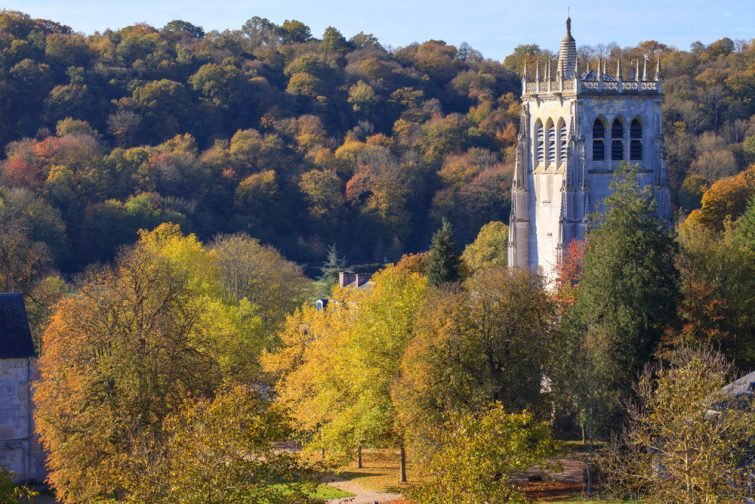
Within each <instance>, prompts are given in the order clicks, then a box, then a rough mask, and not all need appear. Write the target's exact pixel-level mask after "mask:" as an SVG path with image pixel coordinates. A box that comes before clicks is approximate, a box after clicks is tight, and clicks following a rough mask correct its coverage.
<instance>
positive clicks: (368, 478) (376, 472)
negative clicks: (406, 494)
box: [336, 449, 418, 493]
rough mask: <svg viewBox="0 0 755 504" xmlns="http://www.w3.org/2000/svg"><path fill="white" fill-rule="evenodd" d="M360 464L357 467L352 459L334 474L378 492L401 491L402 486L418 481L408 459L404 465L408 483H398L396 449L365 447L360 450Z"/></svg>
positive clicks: (413, 467)
mask: <svg viewBox="0 0 755 504" xmlns="http://www.w3.org/2000/svg"><path fill="white" fill-rule="evenodd" d="M362 465H363V467H362V469H358V468H357V465H356V461H354V462H352V463H350V464H348V465H347V466H345V467H342V468H340V469H339V470H338V471H336V476H338V477H340V478H343V479H347V480H349V481H351V482H353V483H356V484H357V485H360V486H363V487H365V488H371V489H373V490H378V491H380V492H394V493H401V491H402V489H403V488H406V487H407V486H408V485H410V484H412V483H416V482H418V479H417V474H416V471H415V466H414V465H413V464H412V463H411V460H409V461H408V463H407V467H406V476H407V479H408V480H409V483H408V484H401V483H399V481H398V472H399V471H398V470H399V454H398V451H396V452H395V453H394V452H393V450H380V449H365V450H364V451H363V452H362Z"/></svg>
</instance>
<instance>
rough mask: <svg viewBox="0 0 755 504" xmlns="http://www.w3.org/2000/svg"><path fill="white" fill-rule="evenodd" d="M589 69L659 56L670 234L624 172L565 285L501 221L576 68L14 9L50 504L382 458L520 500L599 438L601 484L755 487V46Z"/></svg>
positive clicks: (9, 109)
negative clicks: (530, 99)
mask: <svg viewBox="0 0 755 504" xmlns="http://www.w3.org/2000/svg"><path fill="white" fill-rule="evenodd" d="M580 51H581V52H582V54H581V56H580V61H583V62H584V61H593V63H592V64H593V65H594V64H595V62H594V60H596V59H597V58H598V57H600V56H602V57H610V58H613V59H617V58H622V59H625V60H627V61H628V60H630V59H632V60H635V59H638V58H639V59H642V58H643V57H655V56H656V55H660V57H661V58H662V61H663V68H664V71H663V75H664V82H663V89H664V92H665V99H664V112H663V114H664V116H663V121H664V129H665V142H666V143H665V148H666V161H667V166H668V170H669V175H670V179H671V180H670V182H671V189H672V199H673V202H674V205H675V210H676V222H675V225H674V226H673V228H672V229H668V226H664V225H663V223H661V222H659V221H658V220H657V219H656V218H655V217H653V216H654V215H655V212H654V200H653V198H652V195H651V194H650V193H649V192H648V191H647V190H645V189H643V188H641V187H640V186H639V184H638V182H637V177H636V171H635V170H636V167H633V166H631V165H628V164H626V163H622V164H621V165H620V166H619V167H618V168H617V170H616V174H615V179H614V181H613V186H612V187H613V194H612V195H611V196H610V197H608V198H607V199H606V201H605V207H606V211H605V214H604V215H601V216H595V217H594V222H593V223H592V224H591V226H590V232H589V235H588V237H587V239H586V240H585V241H584V242H574V243H572V244H571V245H570V248H569V250H568V251H567V252H566V254H565V258H564V261H563V263H562V264H561V265H560V267H559V271H558V278H557V279H556V281H555V283H553V284H551V285H545V279H543V278H541V277H539V276H537V275H535V274H533V273H531V272H529V271H520V270H517V269H514V268H512V269H508V268H507V267H506V264H507V261H506V253H507V240H508V226H507V224H506V222H507V219H508V214H509V194H510V184H511V176H512V170H513V162H514V159H513V151H514V148H515V145H516V142H517V137H518V131H517V128H518V122H519V114H520V110H519V109H520V105H519V99H518V96H519V94H520V91H521V89H520V86H521V81H520V72H521V69H522V67H523V64H524V61H525V59H528V60H530V61H532V60H540V61H544V60H547V59H551V58H553V54H551V53H550V52H549V51H546V50H543V49H541V48H539V47H538V46H537V45H522V46H519V47H517V48H516V49H515V51H514V53H513V54H511V55H509V56H508V57H506V58H505V60H504V61H503V62H499V61H493V60H490V59H487V58H485V57H484V56H483V55H482V54H480V53H479V52H478V51H475V50H474V49H472V48H471V47H469V46H467V45H465V44H462V45H461V46H460V47H454V46H451V45H449V44H446V43H445V42H443V41H439V40H430V41H427V42H423V43H417V44H412V45H409V46H407V47H402V48H386V47H384V46H383V45H381V44H380V42H379V41H378V40H377V39H376V38H375V37H374V36H372V35H369V34H365V33H359V34H357V35H354V36H353V37H351V38H349V39H347V38H346V37H344V36H343V35H342V34H341V33H339V32H338V30H337V29H335V28H332V27H331V28H328V29H326V30H325V32H324V33H323V34H322V35H320V36H319V38H318V37H317V35H316V34H312V33H311V30H310V29H309V28H308V27H307V26H306V25H305V24H303V23H302V22H300V21H296V20H287V21H285V22H284V23H283V24H281V25H277V24H275V23H273V22H271V21H269V20H267V19H262V18H259V17H253V18H251V19H250V20H248V21H247V22H245V23H244V25H243V26H242V27H241V28H240V29H238V30H227V31H223V32H209V33H205V32H204V31H203V29H202V28H201V27H198V26H194V25H192V24H189V23H186V22H183V21H172V22H170V23H168V24H167V25H166V26H164V27H162V28H155V27H151V26H148V25H134V26H128V27H125V28H122V29H120V30H118V31H113V30H106V31H104V32H101V33H100V32H97V33H94V34H92V35H83V34H80V33H76V32H74V31H73V29H72V28H70V27H67V26H63V25H61V24H59V23H56V22H54V21H48V20H41V19H32V18H30V17H29V16H27V15H24V14H22V13H18V12H10V11H2V12H0V117H2V121H0V143H1V144H2V147H3V152H4V156H3V158H2V160H1V161H0V230H2V233H0V291H21V292H24V293H25V295H26V300H27V307H28V311H29V316H30V320H31V324H32V330H33V334H34V337H35V340H36V343H37V345H38V348H39V350H40V358H39V366H40V373H41V378H40V380H39V381H38V382H37V383H36V384H35V386H34V400H35V403H36V406H37V407H36V412H35V421H36V425H37V428H38V430H39V433H40V437H41V441H42V443H43V445H44V447H45V449H46V450H47V452H48V453H49V458H48V470H49V481H48V482H49V484H50V486H51V487H52V489H53V490H54V491H55V492H56V496H57V497H58V498H59V499H60V500H61V501H63V502H66V503H79V502H95V501H96V502H155V503H161V502H165V503H169V502H207V503H236V502H238V503H243V502H269V503H271V504H272V503H281V504H284V503H301V502H315V501H316V499H315V497H314V495H316V493H315V492H316V487H317V485H318V481H319V478H321V477H322V474H323V473H325V471H331V470H333V469H335V468H337V467H339V466H342V465H343V464H344V463H345V462H346V461H348V460H350V459H357V460H359V461H360V462H359V463H361V460H362V459H361V453H362V449H364V448H369V449H383V450H390V451H391V452H392V453H395V456H396V458H397V459H398V460H400V471H399V474H397V481H401V482H406V481H407V480H409V481H410V482H411V484H409V485H405V486H402V487H401V491H402V493H404V494H405V496H406V497H407V499H410V500H411V501H412V502H420V503H443V502H448V501H449V499H450V500H452V501H454V502H459V503H469V504H473V503H479V502H525V501H526V500H527V497H526V496H525V495H524V494H523V493H522V491H521V487H520V486H518V485H516V484H514V479H515V477H516V476H517V475H520V474H521V472H522V471H524V470H526V469H528V468H531V467H532V466H534V465H539V466H540V467H543V468H547V467H549V466H548V462H547V460H548V459H550V458H552V457H553V456H554V455H556V454H558V453H563V451H564V450H563V446H562V444H561V443H560V442H559V440H563V439H571V440H581V441H582V442H583V443H584V451H585V454H584V458H583V460H585V461H586V462H587V470H586V474H587V479H586V486H585V489H586V490H587V491H588V492H589V491H592V490H593V489H594V488H597V486H596V485H594V484H599V485H600V488H601V489H603V490H605V491H612V492H615V493H616V494H618V495H620V496H621V497H640V498H642V499H643V502H664V503H665V502H679V503H688V502H719V501H732V502H734V501H737V502H739V501H743V500H744V498H745V497H746V496H748V494H749V496H750V497H752V468H753V460H754V458H753V454H752V439H753V438H754V437H755V431H754V430H753V429H754V428H755V427H754V426H755V422H752V421H751V417H752V411H753V406H752V398H751V397H749V399H748V398H747V397H743V398H739V399H738V400H737V401H732V398H731V397H730V396H727V395H724V394H722V393H721V388H722V387H723V386H724V385H725V384H726V383H728V382H730V381H731V380H733V379H734V378H736V377H737V376H739V375H741V374H743V373H745V372H749V371H752V369H753V367H754V366H755V331H754V330H753V328H754V327H755V322H754V321H753V316H754V314H755V298H754V297H753V295H752V294H753V292H755V43H753V41H732V40H730V39H722V40H718V41H714V42H712V43H710V44H708V45H706V44H703V43H700V42H696V43H694V44H693V45H692V47H690V48H689V50H684V49H676V48H672V47H668V46H665V45H664V44H662V43H660V42H656V41H646V42H642V43H640V44H639V45H638V46H636V47H627V48H620V47H618V46H615V45H607V46H600V47H594V48H593V47H582V48H580ZM365 265H371V266H373V269H379V271H377V272H376V273H375V274H374V276H373V277H372V283H371V284H370V285H369V287H368V288H364V289H354V288H340V287H338V286H337V285H336V283H337V276H338V272H339V270H342V269H343V268H344V267H348V266H352V267H357V266H365ZM313 277H317V279H316V281H315V279H314V278H313ZM315 296H319V297H327V298H328V303H327V304H326V306H325V307H324V309H322V310H317V309H316V308H315V306H314V303H313V300H314V298H315ZM597 440H602V441H605V443H604V444H603V448H601V449H600V450H597V449H596V443H595V441H597ZM291 441H297V442H300V443H301V445H302V446H303V450H304V453H305V456H299V455H298V454H294V453H289V452H288V451H287V450H281V449H279V447H280V446H281V445H279V444H276V443H279V442H289V443H290V442H291ZM659 447H661V448H662V449H659ZM470 454H471V455H470ZM315 459H317V460H318V462H317V463H313V460H315ZM407 460H409V461H412V463H413V464H414V466H413V467H414V472H412V473H411V474H407ZM658 468H662V469H663V470H662V471H661V470H659V469H658ZM596 469H597V471H596ZM597 475H599V476H600V478H598V476H597ZM12 491H13V489H12V485H11V484H10V478H9V477H8V475H7V474H6V473H5V472H4V471H1V470H0V501H3V502H13V500H11V499H12V497H10V496H9V497H5V496H6V495H11V492H12ZM4 499H7V500H4ZM19 499H20V498H19Z"/></svg>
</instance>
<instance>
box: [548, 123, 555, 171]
mask: <svg viewBox="0 0 755 504" xmlns="http://www.w3.org/2000/svg"><path fill="white" fill-rule="evenodd" d="M548 164H556V127H555V126H554V125H553V121H551V120H550V119H548Z"/></svg>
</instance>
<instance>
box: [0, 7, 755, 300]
mask: <svg viewBox="0 0 755 504" xmlns="http://www.w3.org/2000/svg"><path fill="white" fill-rule="evenodd" d="M552 42H553V43H554V44H555V42H556V40H555V39H554V41H552ZM580 51H581V52H582V58H581V61H583V62H584V61H586V60H588V59H590V58H596V57H597V55H598V53H599V52H601V53H603V54H604V55H608V56H610V57H611V58H614V59H615V58H617V57H619V56H621V57H623V58H624V59H626V60H629V59H634V58H638V57H642V56H643V55H652V54H655V53H660V54H661V55H662V57H663V62H664V77H665V81H664V91H665V92H666V97H665V122H666V144H667V160H668V165H669V169H670V173H671V176H672V184H673V192H674V199H675V202H676V203H677V204H679V205H681V207H682V208H683V209H684V210H685V211H689V210H692V209H694V208H695V207H697V206H699V204H700V203H699V202H700V197H701V195H702V192H703V190H704V189H705V187H706V186H707V185H709V184H710V183H712V182H713V181H715V180H716V179H718V178H721V177H724V176H729V175H733V174H735V173H737V172H738V171H740V170H742V169H743V168H744V167H745V166H747V164H748V163H750V162H752V161H753V160H755V120H753V119H752V117H753V113H754V112H755V47H754V46H753V44H752V43H750V42H748V43H741V42H736V43H735V42H733V41H731V40H729V39H722V40H719V41H717V42H714V43H712V44H710V45H708V46H706V45H704V44H697V43H696V44H694V45H693V47H692V48H691V50H690V51H683V50H675V49H672V48H669V47H666V46H664V45H662V44H659V43H656V42H645V43H642V44H640V45H639V46H638V47H634V48H625V49H620V48H618V47H612V46H607V47H601V48H600V51H598V50H596V49H593V48H590V47H582V48H580ZM551 56H552V55H551V54H550V53H549V52H547V51H541V50H540V49H539V48H538V46H535V45H523V46H520V47H518V48H517V50H516V51H515V53H514V54H512V55H511V56H509V57H507V58H506V60H505V61H504V62H497V61H493V60H489V59H486V58H485V57H484V56H483V55H481V54H480V53H479V52H477V51H475V50H473V49H472V48H470V47H468V46H465V45H462V46H461V47H458V48H457V47H454V46H451V45H448V44H446V43H444V42H442V41H436V40H431V41H427V42H424V43H421V44H419V43H417V44H413V45H410V46H407V47H403V48H399V49H393V50H388V49H386V48H385V47H383V46H382V45H381V44H380V42H379V41H378V40H377V39H376V38H375V37H373V36H372V35H369V34H364V33H359V34H357V35H355V36H353V37H352V38H350V39H346V38H345V37H344V36H343V35H342V34H341V33H339V31H338V30H337V29H335V28H328V29H327V30H325V32H324V33H323V34H322V35H320V36H319V37H318V36H317V34H312V33H311V31H310V29H309V28H308V27H307V26H306V25H305V24H303V23H301V22H299V21H286V22H284V23H283V24H282V25H280V26H279V25H276V24H274V23H272V22H270V21H268V20H266V19H261V18H258V17H253V18H251V19H250V20H249V21H247V22H246V23H244V24H243V26H242V27H241V28H240V29H238V30H228V31H224V32H210V33H205V32H204V31H203V30H202V28H200V27H198V26H193V25H191V24H189V23H186V22H182V21H173V22H170V23H168V24H167V25H166V26H164V27H162V28H154V27H151V26H147V25H134V26H129V27H126V28H123V29H121V30H118V31H112V30H105V31H103V32H101V33H95V34H93V35H82V34H78V33H75V32H74V31H73V29H72V28H69V27H67V26H63V25H61V24H58V23H56V22H54V21H47V20H39V19H31V18H30V17H29V16H26V15H24V14H21V13H16V12H9V11H5V12H2V13H0V117H1V118H2V120H1V121H0V144H2V146H3V149H4V153H5V155H4V159H3V161H2V164H1V165H0V222H2V226H3V229H4V230H5V233H4V236H3V237H2V238H0V240H6V241H8V240H10V241H11V242H12V245H13V247H10V248H11V249H12V250H11V252H7V250H10V249H9V248H8V247H0V249H3V250H6V253H9V254H17V255H19V256H23V257H26V258H27V261H26V262H27V264H24V265H23V268H20V269H21V270H22V271H20V272H18V273H17V274H15V279H12V280H8V277H9V275H8V274H6V275H4V278H5V280H4V283H5V286H4V287H5V288H6V289H11V288H24V285H25V283H26V281H27V280H28V279H30V278H32V277H33V276H35V273H34V272H35V271H39V270H42V269H45V268H47V267H49V266H53V265H54V266H57V267H58V268H60V269H62V270H64V271H77V270H80V269H81V268H83V267H84V266H85V265H87V264H90V263H92V262H95V261H109V260H111V259H112V258H113V256H114V254H115V252H116V250H117V247H118V246H119V245H122V244H131V243H133V242H134V241H135V240H136V239H137V230H138V229H140V228H153V227H155V226H156V225H157V224H159V223H160V222H163V221H172V222H174V223H178V224H180V225H181V228H182V230H184V232H194V233H197V235H198V236H199V237H200V238H201V239H204V240H209V239H210V238H212V237H213V236H214V235H216V234H218V233H228V232H237V231H244V232H247V233H249V234H250V235H252V236H254V237H256V238H258V239H260V240H262V241H263V242H265V243H269V244H272V245H274V246H275V247H277V248H278V249H279V250H281V251H282V252H283V253H284V254H285V255H286V256H287V257H289V258H290V259H293V260H295V261H298V262H300V263H303V264H319V263H320V262H321V261H322V259H323V258H324V256H325V254H326V251H327V248H328V246H329V245H331V244H337V246H338V250H339V252H340V253H341V254H343V255H345V256H346V257H347V259H348V261H349V262H350V263H361V262H375V261H378V262H382V261H383V260H384V259H385V258H388V259H390V260H397V259H398V258H399V257H400V256H401V255H402V254H403V253H405V252H411V251H417V250H422V249H426V248H427V247H428V245H429V243H430V234H431V232H432V231H433V230H434V229H435V228H437V227H438V225H439V223H440V220H441V218H443V217H447V218H448V219H449V220H450V221H451V222H452V223H453V224H454V229H455V232H456V239H457V243H458V244H460V245H463V244H465V243H468V242H470V241H471V240H472V239H474V237H475V236H476V234H477V232H478V230H479V229H480V227H481V226H482V225H483V224H485V223H487V222H489V221H491V220H503V221H506V220H507V219H508V214H509V191H510V179H511V173H512V168H513V146H514V145H515V143H516V139H517V127H518V118H519V100H518V95H519V93H520V85H521V84H520V77H519V72H520V71H521V67H522V63H523V60H524V59H525V57H527V58H529V59H530V60H533V59H541V60H542V59H545V58H549V57H551ZM27 277H28V278H27Z"/></svg>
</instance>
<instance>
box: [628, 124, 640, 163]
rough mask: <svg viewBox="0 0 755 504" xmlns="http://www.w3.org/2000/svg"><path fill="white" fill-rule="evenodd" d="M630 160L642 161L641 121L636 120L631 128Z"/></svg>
mask: <svg viewBox="0 0 755 504" xmlns="http://www.w3.org/2000/svg"><path fill="white" fill-rule="evenodd" d="M629 138H630V143H629V159H630V160H631V161H642V124H640V121H639V119H634V120H633V121H632V125H631V126H630V127H629Z"/></svg>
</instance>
